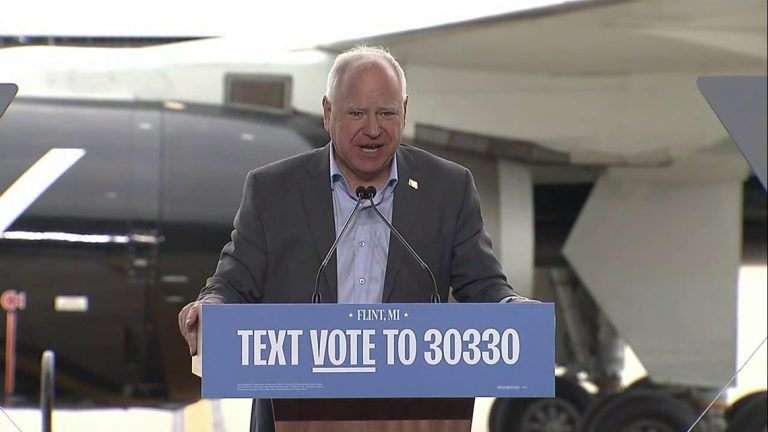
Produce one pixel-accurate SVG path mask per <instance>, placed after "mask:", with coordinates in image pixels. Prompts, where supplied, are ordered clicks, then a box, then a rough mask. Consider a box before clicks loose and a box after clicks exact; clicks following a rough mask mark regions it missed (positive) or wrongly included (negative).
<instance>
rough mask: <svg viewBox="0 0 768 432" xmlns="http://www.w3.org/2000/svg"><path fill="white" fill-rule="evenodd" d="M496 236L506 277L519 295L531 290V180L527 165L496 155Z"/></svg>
mask: <svg viewBox="0 0 768 432" xmlns="http://www.w3.org/2000/svg"><path fill="white" fill-rule="evenodd" d="M498 167H499V238H500V240H501V241H500V243H499V244H498V245H494V250H495V251H496V256H497V257H498V258H499V260H500V261H501V265H502V267H503V268H504V272H505V273H506V275H507V279H508V280H509V283H510V284H511V285H512V287H513V288H515V290H516V291H517V292H519V293H520V294H521V295H524V296H530V295H531V294H532V292H533V265H534V262H533V258H534V255H533V253H534V237H533V230H534V224H533V216H534V215H533V180H532V178H531V172H530V169H529V168H528V167H527V166H525V165H521V164H519V163H514V162H510V161H507V160H503V159H499V161H498Z"/></svg>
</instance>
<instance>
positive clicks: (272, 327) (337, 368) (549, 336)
mask: <svg viewBox="0 0 768 432" xmlns="http://www.w3.org/2000/svg"><path fill="white" fill-rule="evenodd" d="M202 341H203V343H202V354H203V364H202V372H203V373H202V377H203V381H202V396H203V397H206V398H239V397H243V398H365V397H475V396H497V397H552V396H554V391H555V381H554V374H555V355H554V342H555V317H554V305H553V304H551V303H541V304H488V303H484V304H477V303H475V304H457V303H446V304H418V303H409V304H374V305H359V304H358V305H349V304H319V305H311V304H300V305H285V304H282V305H280V304H270V305H259V304H254V305H240V304H229V305H203V309H202Z"/></svg>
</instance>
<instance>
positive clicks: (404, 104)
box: [403, 95, 408, 127]
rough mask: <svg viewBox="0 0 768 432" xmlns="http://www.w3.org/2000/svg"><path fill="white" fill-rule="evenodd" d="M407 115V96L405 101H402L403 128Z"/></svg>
mask: <svg viewBox="0 0 768 432" xmlns="http://www.w3.org/2000/svg"><path fill="white" fill-rule="evenodd" d="M407 114H408V95H406V96H405V99H404V100H403V127H405V119H406V117H407Z"/></svg>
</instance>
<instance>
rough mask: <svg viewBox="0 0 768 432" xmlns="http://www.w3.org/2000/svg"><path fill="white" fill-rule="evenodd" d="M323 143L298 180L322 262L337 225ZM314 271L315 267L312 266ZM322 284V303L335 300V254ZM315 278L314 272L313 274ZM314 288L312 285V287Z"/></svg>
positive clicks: (326, 269) (328, 167)
mask: <svg viewBox="0 0 768 432" xmlns="http://www.w3.org/2000/svg"><path fill="white" fill-rule="evenodd" d="M329 145H331V144H328V145H326V146H325V147H324V148H323V149H321V150H318V151H317V152H316V153H315V154H314V155H313V157H312V159H311V160H310V162H309V164H308V165H307V177H306V178H305V179H304V181H303V182H302V183H301V196H302V200H303V203H304V214H305V215H306V217H307V224H308V226H309V229H310V231H311V232H312V238H313V239H314V241H315V248H316V249H317V256H318V257H319V260H318V261H319V262H320V263H322V261H323V259H324V258H325V255H326V254H327V253H328V249H330V247H331V244H333V240H334V238H335V233H336V225H335V223H334V216H333V197H332V195H331V184H330V163H329V160H328V158H329V157H330V155H329V149H328V146H329ZM314 270H315V271H317V269H314ZM323 273H324V276H325V278H324V279H325V282H326V283H325V284H324V285H323V283H322V281H321V283H320V293H321V294H322V297H323V302H324V303H336V302H337V298H338V296H337V288H336V286H337V280H336V279H337V276H336V254H334V255H333V256H332V257H331V259H330V261H329V262H328V266H327V267H326V268H325V270H324V271H323ZM312 280H313V281H314V280H315V274H312ZM313 288H314V287H313Z"/></svg>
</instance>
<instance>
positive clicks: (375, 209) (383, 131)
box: [179, 47, 528, 432]
mask: <svg viewBox="0 0 768 432" xmlns="http://www.w3.org/2000/svg"><path fill="white" fill-rule="evenodd" d="M322 105H323V121H324V125H325V129H326V130H327V131H328V133H329V134H330V137H331V142H330V143H329V144H328V145H326V146H325V147H323V148H320V149H317V150H313V151H310V152H307V153H304V154H301V155H298V156H295V157H291V158H289V159H285V160H282V161H279V162H276V163H273V164H270V165H267V166H264V167H262V168H259V169H256V170H254V171H251V172H250V173H249V174H248V176H247V178H246V182H245V187H244V190H243V197H242V200H241V203H240V209H239V210H238V212H237V215H236V216H235V220H234V230H233V231H232V241H230V242H229V243H228V244H227V245H226V246H225V247H224V249H223V250H222V252H221V257H220V259H219V263H218V266H217V268H216V272H215V274H214V275H213V276H212V277H211V278H209V279H208V281H207V283H206V286H205V287H204V288H203V289H202V290H201V292H200V296H199V297H198V300H197V301H196V302H193V303H190V304H188V305H186V306H185V307H184V308H183V309H182V310H181V312H180V313H179V328H180V330H181V332H182V334H183V335H184V338H185V339H186V340H187V343H188V344H189V351H190V354H195V353H196V351H197V327H196V326H197V316H198V313H199V312H198V311H199V307H198V306H199V305H200V304H201V303H308V302H310V301H313V300H314V301H323V302H330V303H382V302H383V303H409V302H429V301H430V300H432V301H435V299H437V300H439V299H447V298H448V291H449V287H450V288H451V289H452V292H453V295H454V297H455V298H456V299H457V300H458V301H463V302H505V301H507V302H524V301H528V300H527V299H525V298H524V297H521V296H519V295H518V294H517V293H516V292H515V291H514V290H513V289H512V288H511V287H510V286H509V284H508V283H507V280H506V278H505V276H504V274H503V272H502V269H501V266H500V264H499V262H498V260H497V259H496V257H494V255H493V252H492V250H491V241H490V238H489V236H488V234H487V233H486V232H485V230H484V228H483V219H482V216H481V214H480V203H479V198H478V193H477V190H476V188H475V184H474V180H473V179H472V175H471V174H470V172H469V171H468V170H467V169H466V168H464V167H462V166H460V165H458V164H455V163H453V162H449V161H446V160H444V159H441V158H439V157H437V156H434V155H431V154H430V153H427V152H425V151H423V150H419V149H417V148H414V147H411V146H408V145H403V144H401V143H400V141H401V139H402V135H403V129H404V128H405V122H406V114H407V108H408V96H407V93H406V79H405V74H404V73H403V69H402V68H401V67H400V65H399V64H398V63H397V61H396V60H395V59H394V58H393V57H392V56H391V55H390V54H389V53H388V52H387V51H385V50H383V49H379V48H370V47H361V48H355V49H352V50H350V51H348V52H345V53H343V54H340V55H339V56H338V57H337V58H336V61H335V62H334V64H333V67H332V68H331V71H330V73H329V74H328V85H327V89H326V94H325V96H324V97H323V101H322ZM385 220H386V222H385ZM387 222H389V223H391V224H392V225H393V227H394V230H393V229H390V227H389V226H387ZM400 235H401V236H402V239H400V238H398V237H399V236H400ZM401 240H402V241H401ZM333 246H335V252H334V248H333ZM409 249H410V250H409ZM326 258H327V259H326ZM323 263H325V264H326V265H327V266H326V267H324V268H325V270H324V271H319V269H320V270H322V269H323V267H322V266H321V264H323ZM251 430H252V431H257V432H272V431H273V430H274V421H273V419H272V409H271V403H270V401H269V400H260V401H256V402H254V412H253V419H252V422H251Z"/></svg>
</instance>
